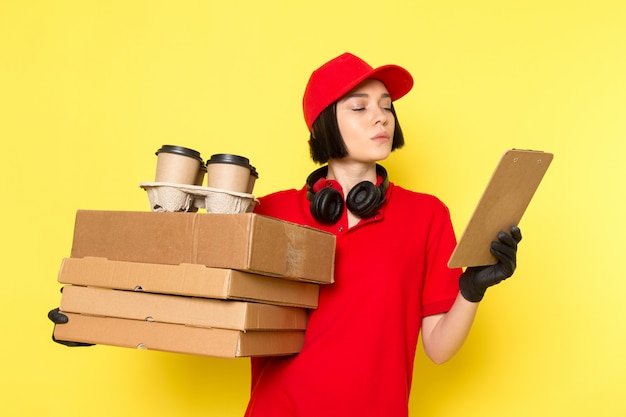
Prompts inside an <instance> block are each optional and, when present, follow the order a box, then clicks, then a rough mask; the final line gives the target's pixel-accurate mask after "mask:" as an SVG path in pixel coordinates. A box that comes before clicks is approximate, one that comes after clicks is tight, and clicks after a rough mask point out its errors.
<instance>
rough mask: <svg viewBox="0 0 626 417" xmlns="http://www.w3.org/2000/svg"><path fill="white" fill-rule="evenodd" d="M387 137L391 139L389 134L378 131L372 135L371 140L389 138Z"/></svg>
mask: <svg viewBox="0 0 626 417" xmlns="http://www.w3.org/2000/svg"><path fill="white" fill-rule="evenodd" d="M389 139H391V136H390V135H389V134H388V133H386V132H380V133H378V134H376V135H375V136H374V137H372V140H378V141H383V140H389Z"/></svg>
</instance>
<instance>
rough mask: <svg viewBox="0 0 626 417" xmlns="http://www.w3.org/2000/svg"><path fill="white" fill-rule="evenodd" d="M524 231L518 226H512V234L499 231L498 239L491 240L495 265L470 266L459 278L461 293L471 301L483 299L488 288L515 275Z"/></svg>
mask: <svg viewBox="0 0 626 417" xmlns="http://www.w3.org/2000/svg"><path fill="white" fill-rule="evenodd" d="M521 240H522V233H521V231H520V229H519V228H518V227H517V226H513V227H511V234H510V235H509V234H507V233H504V232H500V233H498V240H497V241H493V242H491V249H490V251H491V253H492V254H493V255H494V256H495V257H496V259H497V260H498V262H497V263H496V264H495V265H488V266H476V267H470V268H467V269H466V270H465V272H464V273H463V274H461V277H460V279H459V287H460V290H461V295H463V297H464V298H465V299H466V300H468V301H471V302H478V301H480V300H482V298H483V296H484V295H485V291H487V288H489V287H491V286H493V285H496V284H498V283H500V282H502V281H503V280H505V279H507V278H509V277H510V276H511V275H513V272H514V271H515V268H516V266H517V244H518V243H519V242H520V241H521Z"/></svg>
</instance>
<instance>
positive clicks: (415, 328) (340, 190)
mask: <svg viewBox="0 0 626 417" xmlns="http://www.w3.org/2000/svg"><path fill="white" fill-rule="evenodd" d="M412 86H413V79H412V77H411V75H410V74H409V73H408V72H407V71H406V70H405V69H403V68H401V67H399V66H395V65H387V66H383V67H379V68H376V69H375V68H373V67H371V66H370V65H369V64H367V63H366V62H364V61H363V60H361V59H360V58H358V57H356V56H354V55H352V54H349V53H346V54H342V55H340V56H338V57H336V58H334V59H332V60H331V61H329V62H327V63H325V64H324V65H323V66H321V67H320V68H318V69H317V70H316V71H314V72H313V74H312V75H311V78H310V79H309V82H308V85H307V87H306V90H305V93H304V99H303V108H304V117H305V121H306V123H307V126H308V128H309V131H310V132H311V137H310V141H309V145H310V150H311V157H312V159H313V160H314V161H315V162H318V163H320V164H326V165H324V166H323V167H322V168H320V169H318V170H316V171H314V172H313V173H312V174H311V175H310V176H309V178H307V181H306V184H305V186H304V187H303V188H301V189H300V190H286V191H281V192H277V193H275V194H272V195H269V196H266V197H263V198H261V199H260V202H261V203H260V205H258V206H257V210H256V212H257V213H259V214H263V215H268V216H272V217H276V218H280V219H283V220H287V221H290V222H294V223H299V224H303V225H307V226H311V227H315V228H317V229H320V230H325V231H328V232H331V233H334V234H335V235H336V237H337V248H336V260H335V283H334V284H331V285H326V286H322V287H321V289H320V298H319V307H318V308H317V309H316V310H313V311H312V312H311V315H310V320H309V324H308V327H307V330H306V335H305V343H304V347H303V349H302V351H301V352H300V353H299V354H298V355H294V356H287V357H270V358H253V359H252V393H251V398H250V402H249V404H248V409H247V412H246V415H247V416H249V417H253V416H267V417H281V416H290V417H293V416H299V417H302V416H304V417H308V416H311V417H332V416H341V417H349V416H355V417H367V416H377V417H379V416H393V417H402V416H407V415H408V399H409V393H410V389H411V381H412V377H413V360H414V356H415V350H416V346H417V341H418V336H419V334H420V332H421V334H422V340H423V346H424V350H425V352H426V354H427V355H428V356H429V357H430V358H431V359H432V360H433V361H434V362H436V363H443V362H445V361H447V360H448V359H450V358H451V357H452V356H453V355H454V354H455V353H456V352H457V351H458V349H459V348H460V347H461V345H462V344H463V342H464V340H465V339H466V336H467V334H468V332H469V330H470V327H471V325H472V322H473V319H474V316H475V314H476V310H477V308H478V302H479V301H480V300H481V299H482V297H483V295H484V293H485V290H486V289H487V288H488V287H489V286H491V285H494V284H497V283H498V282H500V281H502V280H503V279H506V278H507V277H509V276H511V275H512V274H513V271H514V270H515V266H516V251H517V243H518V242H519V241H520V240H521V234H520V231H519V229H518V228H517V227H513V228H511V230H510V231H509V232H510V234H507V233H504V232H502V233H500V234H499V235H498V236H497V240H496V241H494V242H493V243H492V245H491V251H492V253H493V254H494V255H495V256H496V258H497V259H498V260H499V262H498V264H496V265H491V266H485V267H473V268H468V269H467V270H466V271H465V272H463V271H462V270H461V269H449V268H448V267H447V266H446V264H447V261H448V258H449V257H450V254H451V253H452V250H453V249H454V246H455V244H456V239H455V236H454V232H453V229H452V225H451V222H450V216H449V212H448V209H447V208H446V206H445V205H444V204H443V203H442V202H441V201H439V200H438V199H437V198H435V197H433V196H430V195H426V194H420V193H415V192H412V191H408V190H406V189H403V188H401V187H399V186H397V185H395V184H394V183H392V182H390V180H389V178H388V177H387V172H386V171H385V169H384V168H383V167H382V166H381V165H379V164H378V162H380V161H383V160H385V159H386V158H387V157H388V156H389V154H390V153H391V152H392V151H393V150H394V149H397V148H399V147H401V146H402V145H403V144H404V137H403V135H402V130H401V128H400V125H399V123H398V121H397V118H396V113H395V109H394V107H393V102H394V101H395V100H397V99H399V98H401V97H402V96H404V95H405V94H406V93H408V92H409V90H410V89H411V88H412Z"/></svg>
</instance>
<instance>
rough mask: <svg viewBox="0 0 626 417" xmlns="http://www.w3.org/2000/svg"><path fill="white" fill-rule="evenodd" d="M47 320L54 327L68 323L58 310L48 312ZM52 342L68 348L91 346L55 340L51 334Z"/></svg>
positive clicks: (89, 344)
mask: <svg viewBox="0 0 626 417" xmlns="http://www.w3.org/2000/svg"><path fill="white" fill-rule="evenodd" d="M48 318H49V319H50V320H51V321H52V322H53V323H54V324H55V325H56V324H65V323H67V322H68V321H69V319H68V318H67V316H66V315H65V314H63V313H61V312H60V311H59V308H58V307H57V308H55V309H52V310H50V311H49V312H48ZM52 340H53V341H55V342H56V343H59V344H61V345H65V346H70V347H78V346H93V344H91V343H83V342H72V341H69V340H57V339H56V338H55V337H54V333H53V334H52Z"/></svg>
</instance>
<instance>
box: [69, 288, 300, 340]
mask: <svg viewBox="0 0 626 417" xmlns="http://www.w3.org/2000/svg"><path fill="white" fill-rule="evenodd" d="M60 308H61V310H62V311H64V312H68V313H81V314H88V315H92V316H103V317H117V318H124V319H134V320H145V321H152V322H160V323H173V324H187V325H191V326H197V327H213V328H220V329H233V330H241V331H249V330H304V329H306V322H307V311H306V310H305V309H302V308H295V307H280V306H273V305H268V304H260V303H250V302H244V301H224V300H212V299H208V298H195V297H183V296H178V295H162V294H147V293H140V292H133V291H122V290H112V289H106V288H95V287H81V286H75V285H68V286H65V287H64V288H63V294H62V296H61V304H60Z"/></svg>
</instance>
